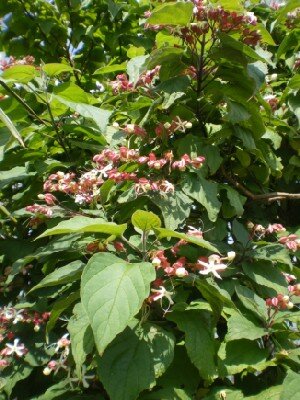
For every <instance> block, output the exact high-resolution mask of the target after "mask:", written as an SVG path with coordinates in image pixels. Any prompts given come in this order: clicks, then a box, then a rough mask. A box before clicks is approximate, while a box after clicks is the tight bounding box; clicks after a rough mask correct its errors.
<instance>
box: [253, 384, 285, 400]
mask: <svg viewBox="0 0 300 400" xmlns="http://www.w3.org/2000/svg"><path fill="white" fill-rule="evenodd" d="M282 389H283V386H282V385H277V386H272V387H270V388H268V389H266V390H263V391H262V392H259V393H258V394H255V395H254V396H250V397H245V399H246V400H266V399H268V400H280V394H281V392H282ZM282 400H283V399H282Z"/></svg>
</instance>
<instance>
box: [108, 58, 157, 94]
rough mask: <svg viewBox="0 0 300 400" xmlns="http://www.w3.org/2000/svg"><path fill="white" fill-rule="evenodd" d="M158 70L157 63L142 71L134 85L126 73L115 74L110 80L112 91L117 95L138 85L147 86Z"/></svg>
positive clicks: (130, 90) (132, 89)
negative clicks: (114, 77)
mask: <svg viewBox="0 0 300 400" xmlns="http://www.w3.org/2000/svg"><path fill="white" fill-rule="evenodd" d="M159 70H160V66H159V65H157V66H156V67H155V68H153V69H151V70H149V71H146V72H144V73H143V74H141V76H140V77H139V79H138V81H137V83H136V84H135V85H134V84H133V83H132V82H130V81H129V80H128V76H127V74H119V75H117V76H116V79H115V80H114V81H111V82H110V85H111V87H112V90H113V93H114V94H115V95H117V94H118V93H122V92H132V91H134V90H135V88H137V87H139V86H140V87H147V86H148V85H151V84H152V81H153V80H154V79H155V78H156V77H157V76H158V74H159Z"/></svg>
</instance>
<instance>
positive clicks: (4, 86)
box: [0, 80, 49, 126]
mask: <svg viewBox="0 0 300 400" xmlns="http://www.w3.org/2000/svg"><path fill="white" fill-rule="evenodd" d="M0 85H1V86H2V87H3V88H4V89H5V90H6V91H7V92H8V93H10V94H11V95H12V96H13V97H14V98H15V99H16V100H17V101H18V102H19V103H20V104H22V106H23V107H24V108H25V109H26V110H27V111H28V113H29V115H30V116H31V117H32V118H35V119H36V120H37V121H39V122H41V123H42V124H43V125H45V126H49V125H48V124H47V123H46V122H45V121H44V120H42V119H41V118H40V117H39V116H38V115H37V114H36V113H35V111H34V110H33V109H32V108H31V107H30V106H29V105H28V104H27V103H25V101H24V100H23V99H22V98H21V97H20V96H19V95H18V94H17V93H15V92H14V91H13V90H12V89H11V88H10V87H9V86H7V84H6V83H5V82H3V81H2V80H0Z"/></svg>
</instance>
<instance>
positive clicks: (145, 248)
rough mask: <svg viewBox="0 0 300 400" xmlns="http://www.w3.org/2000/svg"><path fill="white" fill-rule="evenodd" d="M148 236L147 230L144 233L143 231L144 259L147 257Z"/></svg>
mask: <svg viewBox="0 0 300 400" xmlns="http://www.w3.org/2000/svg"><path fill="white" fill-rule="evenodd" d="M147 238H148V234H147V233H146V232H145V231H143V233H142V251H143V261H145V260H146V257H147Z"/></svg>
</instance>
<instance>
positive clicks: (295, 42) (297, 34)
mask: <svg viewBox="0 0 300 400" xmlns="http://www.w3.org/2000/svg"><path fill="white" fill-rule="evenodd" d="M299 39H300V29H294V30H292V31H291V32H290V33H289V34H287V35H286V36H284V39H283V41H282V42H281V43H280V46H279V47H278V50H277V59H278V60H280V59H281V58H282V56H283V55H285V54H286V53H287V52H288V51H290V50H295V51H296V50H297V48H298V47H299Z"/></svg>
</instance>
